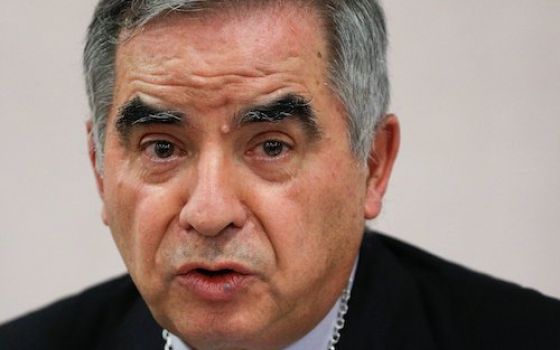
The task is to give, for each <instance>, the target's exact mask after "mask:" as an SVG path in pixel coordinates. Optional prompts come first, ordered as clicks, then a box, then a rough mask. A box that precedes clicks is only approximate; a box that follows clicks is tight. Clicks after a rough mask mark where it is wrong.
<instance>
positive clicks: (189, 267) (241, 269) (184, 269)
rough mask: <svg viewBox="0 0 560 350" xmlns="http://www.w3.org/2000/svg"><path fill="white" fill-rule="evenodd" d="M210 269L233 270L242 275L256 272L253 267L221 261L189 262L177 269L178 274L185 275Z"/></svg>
mask: <svg viewBox="0 0 560 350" xmlns="http://www.w3.org/2000/svg"><path fill="white" fill-rule="evenodd" d="M199 269H200V270H208V271H221V270H231V271H232V272H236V273H239V274H242V275H252V274H254V273H253V271H251V269H249V268H247V267H245V266H243V265H242V264H239V263H235V262H220V263H212V264H210V263H187V264H184V265H182V266H181V267H180V268H179V269H177V275H185V274H187V273H189V272H192V271H194V270H199Z"/></svg>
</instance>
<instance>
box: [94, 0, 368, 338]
mask: <svg viewBox="0 0 560 350" xmlns="http://www.w3.org/2000/svg"><path fill="white" fill-rule="evenodd" d="M319 28H321V23H320V21H319V20H318V19H317V18H316V17H315V16H313V14H312V13H311V12H308V11H307V12H306V11H297V10H295V9H292V8H290V7H283V8H277V9H260V10H258V11H254V12H253V11H249V13H244V14H229V15H227V14H212V15H208V16H199V17H197V18H193V17H192V16H185V15H173V16H168V17H166V18H163V19H159V20H157V21H155V22H154V23H152V24H150V25H149V26H148V27H147V28H145V29H144V30H143V31H142V32H140V33H137V34H135V35H134V36H132V37H130V38H128V39H126V40H124V41H123V42H122V43H121V44H120V45H119V48H118V53H117V60H116V67H117V68H116V73H117V76H116V82H115V90H114V100H113V102H114V104H113V108H112V111H111V113H110V116H109V119H108V126H107V137H106V144H105V158H104V159H105V160H104V173H103V175H102V176H99V178H98V181H99V186H100V192H101V195H102V199H103V203H104V211H103V212H104V214H103V215H104V220H105V222H106V223H107V224H108V225H109V226H110V228H111V231H112V233H113V236H114V239H115V241H116V244H117V246H118V248H119V250H120V253H121V254H122V256H123V259H124V261H125V264H126V266H127V268H128V270H129V272H130V274H131V276H132V278H133V279H134V281H135V283H136V285H137V286H138V288H139V290H140V292H141V294H142V296H143V298H144V299H145V300H146V302H147V303H148V305H149V307H150V309H151V311H152V313H153V314H154V316H155V317H156V319H157V320H158V322H159V323H160V324H161V325H162V326H164V327H166V328H168V329H169V330H170V331H172V332H174V333H176V334H177V335H179V336H180V337H181V338H183V339H184V340H186V341H187V342H189V343H190V344H191V345H192V346H194V347H195V348H198V349H204V348H234V347H239V348H241V347H242V348H247V349H249V348H258V349H269V348H275V347H278V346H284V345H286V343H287V342H291V341H293V340H295V339H297V338H298V337H301V336H303V335H304V334H305V333H306V332H308V331H309V330H310V329H312V328H313V327H314V325H315V324H316V323H317V322H318V321H320V320H321V319H322V318H323V317H324V316H325V314H326V313H327V312H328V310H329V309H330V307H331V306H332V305H333V303H334V302H335V301H336V299H337V298H338V297H339V295H340V293H341V290H342V289H343V288H344V287H345V285H346V283H347V279H348V276H349V274H350V271H351V269H352V266H353V264H354V261H355V257H356V254H357V250H358V248H359V244H360V241H361V237H362V229H363V224H364V210H365V209H364V206H365V201H366V197H367V196H368V194H367V193H368V192H367V188H368V168H367V167H366V166H363V165H361V164H360V163H359V162H358V161H357V160H356V159H355V158H354V157H353V156H352V154H351V151H350V147H349V142H348V138H347V130H346V124H345V117H344V109H343V106H342V105H341V103H340V102H339V100H338V99H337V98H336V97H335V95H334V94H333V92H332V91H331V89H330V88H329V86H328V81H327V61H326V58H327V55H328V52H327V45H326V41H325V39H324V37H323V36H322V35H323V33H322V30H319ZM375 214H376V213H375ZM369 216H372V215H369Z"/></svg>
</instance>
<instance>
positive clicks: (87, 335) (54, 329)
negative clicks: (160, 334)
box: [0, 275, 139, 349]
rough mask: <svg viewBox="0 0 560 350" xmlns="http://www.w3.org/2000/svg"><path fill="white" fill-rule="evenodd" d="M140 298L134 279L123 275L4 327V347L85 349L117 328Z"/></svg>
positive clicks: (0, 332)
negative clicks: (99, 337)
mask: <svg viewBox="0 0 560 350" xmlns="http://www.w3.org/2000/svg"><path fill="white" fill-rule="evenodd" d="M138 299H139V295H138V292H137V290H136V288H135V287H134V284H133V283H132V281H131V279H130V277H129V276H128V275H126V276H122V277H119V278H116V279H113V280H110V281H108V282H105V283H102V284H100V285H97V286H95V287H92V288H89V289H87V290H85V291H83V292H82V293H80V294H77V295H74V296H72V297H68V298H65V299H63V300H60V301H57V302H55V303H53V304H51V305H49V306H47V307H45V308H42V309H40V310H37V311H34V312H31V313H29V314H27V315H24V316H22V317H20V318H18V319H16V320H13V321H11V322H9V323H6V324H4V325H1V326H0V344H2V349H67V348H70V347H74V346H76V348H80V349H84V348H85V347H83V346H82V345H81V344H95V343H96V341H97V338H98V337H97V336H96V334H99V333H101V332H105V331H106V330H110V329H114V328H115V327H114V326H115V325H116V324H118V323H119V322H120V320H121V319H122V318H123V317H124V315H125V314H126V313H127V312H128V310H130V309H131V308H132V306H133V304H134V303H135V302H136V301H137V300H138ZM94 338H95V339H94ZM87 346H88V347H89V346H90V345H87Z"/></svg>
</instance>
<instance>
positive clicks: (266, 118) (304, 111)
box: [234, 94, 320, 136]
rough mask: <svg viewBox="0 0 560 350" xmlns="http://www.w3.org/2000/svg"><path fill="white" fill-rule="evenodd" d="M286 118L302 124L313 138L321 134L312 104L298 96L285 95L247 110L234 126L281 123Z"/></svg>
mask: <svg viewBox="0 0 560 350" xmlns="http://www.w3.org/2000/svg"><path fill="white" fill-rule="evenodd" d="M286 118H294V119H296V120H297V121H299V122H301V124H302V125H303V126H304V127H305V129H306V131H307V132H308V133H309V134H310V135H312V136H318V135H319V134H320V129H319V126H318V125H317V117H316V115H315V112H314V111H313V109H312V108H311V103H310V102H309V101H308V100H307V99H305V98H304V97H303V96H300V95H296V94H288V95H284V96H282V97H281V98H279V99H277V100H274V101H272V102H270V103H267V104H264V105H257V106H253V107H250V108H247V109H245V110H244V111H242V112H241V113H239V114H238V115H237V116H236V117H235V118H234V125H236V126H238V127H241V126H244V125H247V124H251V123H280V122H281V121H282V120H284V119H286Z"/></svg>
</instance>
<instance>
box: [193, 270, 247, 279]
mask: <svg viewBox="0 0 560 350" xmlns="http://www.w3.org/2000/svg"><path fill="white" fill-rule="evenodd" d="M193 271H194V272H195V273H198V274H201V275H203V276H206V277H210V278H212V277H224V276H227V275H230V274H234V273H235V274H237V273H238V272H236V271H234V270H232V269H223V270H207V269H195V270H193Z"/></svg>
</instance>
